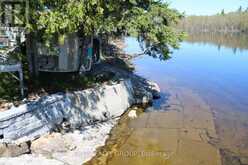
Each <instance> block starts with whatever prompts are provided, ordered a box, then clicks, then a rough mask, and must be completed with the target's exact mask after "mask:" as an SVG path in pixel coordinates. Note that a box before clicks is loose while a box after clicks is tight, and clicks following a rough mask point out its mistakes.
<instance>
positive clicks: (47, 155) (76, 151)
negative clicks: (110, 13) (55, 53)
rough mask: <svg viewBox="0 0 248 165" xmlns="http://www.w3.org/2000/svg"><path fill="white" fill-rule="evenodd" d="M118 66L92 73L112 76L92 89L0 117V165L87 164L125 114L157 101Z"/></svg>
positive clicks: (152, 90) (155, 92)
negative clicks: (137, 107)
mask: <svg viewBox="0 0 248 165" xmlns="http://www.w3.org/2000/svg"><path fill="white" fill-rule="evenodd" d="M117 61H122V60H120V59H118V60H117ZM115 62H116V61H115ZM116 66H119V65H116V64H113V61H112V62H104V63H102V64H99V65H98V66H96V67H94V70H93V71H92V73H91V74H92V75H93V76H94V75H95V76H99V75H102V76H108V75H113V78H112V80H111V81H109V82H106V83H104V84H101V85H98V86H97V87H95V88H92V89H87V90H84V91H77V92H72V93H66V94H55V95H52V96H45V97H42V98H40V99H39V100H38V101H33V102H31V103H29V104H25V105H21V106H19V107H15V108H14V109H11V110H9V111H5V112H0V113H3V114H0V116H1V117H0V131H1V132H0V133H1V142H2V143H1V145H0V155H1V158H0V164H6V165H12V164H16V163H17V162H18V163H19V164H20V162H21V163H23V164H25V165H28V164H32V165H33V164H46V165H47V164H53V165H57V164H58V165H60V164H65V165H67V164H71V165H77V164H82V163H84V162H86V161H88V160H90V159H91V158H92V157H93V156H94V155H95V154H96V149H97V148H98V147H100V146H103V145H104V144H105V141H106V140H107V138H108V136H109V133H110V131H111V129H112V128H113V127H114V125H115V124H116V123H117V122H118V119H119V118H120V117H121V115H122V114H123V113H125V112H126V111H127V110H128V108H130V107H131V106H132V105H148V104H150V103H152V100H153V99H154V98H158V97H159V92H160V91H159V87H158V85H156V83H153V82H151V81H148V80H146V79H143V78H141V77H139V76H137V75H135V74H133V72H131V71H128V70H126V69H123V68H121V67H116ZM48 103H49V104H48ZM18 122H19V123H18ZM35 123H36V124H35Z"/></svg>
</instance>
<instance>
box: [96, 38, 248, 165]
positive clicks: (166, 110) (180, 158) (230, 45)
mask: <svg viewBox="0 0 248 165" xmlns="http://www.w3.org/2000/svg"><path fill="white" fill-rule="evenodd" d="M239 37H240V40H238V38H239ZM232 38H233V40H232ZM247 38H248V37H247ZM225 39H226V40H225ZM239 41H240V43H239ZM244 42H245V41H244V36H242V37H241V36H221V37H220V36H214V37H213V35H211V37H210V36H209V35H205V36H204V35H201V36H200V37H199V38H197V36H194V37H192V36H191V37H189V39H188V41H185V42H183V43H182V44H181V48H180V49H179V50H174V52H173V54H172V58H171V59H170V60H168V61H160V60H158V59H153V58H152V57H148V56H141V57H138V58H137V59H135V60H134V64H135V67H136V73H137V74H139V75H141V76H143V77H146V78H148V79H151V80H153V81H155V82H157V83H158V84H159V86H160V88H161V96H162V97H161V99H159V100H157V101H155V103H154V105H153V106H152V107H150V108H148V109H146V111H145V112H144V113H139V115H138V118H136V119H128V118H127V117H124V119H122V120H121V121H120V124H119V125H118V126H117V127H116V128H115V129H114V130H113V131H112V134H111V137H110V139H109V140H108V143H107V147H106V148H104V149H103V150H101V152H102V153H101V152H99V153H98V156H97V157H98V158H97V159H95V160H97V161H96V162H98V163H99V162H101V163H100V164H109V165H115V164H120V165H121V164H131V165H132V164H133V165H153V164H154V165H157V164H166V165H167V164H168V165H220V164H223V165H246V164H248V94H247V93H248V64H247V61H248V45H247V47H246V46H245V44H244ZM126 43H127V48H126V51H127V52H128V53H137V52H140V49H139V45H138V43H137V41H136V40H135V39H134V38H127V39H126ZM247 43H248V42H247ZM222 45H223V46H222ZM239 45H240V46H239ZM103 160H104V161H103ZM93 162H94V161H93Z"/></svg>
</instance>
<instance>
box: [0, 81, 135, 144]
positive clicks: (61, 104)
mask: <svg viewBox="0 0 248 165" xmlns="http://www.w3.org/2000/svg"><path fill="white" fill-rule="evenodd" d="M134 103H135V99H134V90H133V87H132V83H131V81H129V80H125V81H121V82H120V83H119V84H115V85H111V86H109V85H105V86H102V87H99V88H94V89H87V90H84V91H78V92H74V93H67V94H54V95H51V96H46V97H43V98H41V99H39V100H38V101H35V102H31V103H28V104H25V105H21V106H19V107H14V108H12V109H10V110H9V111H5V112H0V139H1V141H2V142H12V141H18V142H23V141H28V140H33V139H35V138H38V137H40V136H42V135H44V134H46V133H48V132H51V131H53V130H54V129H56V128H57V127H59V126H61V124H62V123H67V124H68V125H69V126H70V128H77V127H81V126H84V125H89V124H92V123H95V122H99V121H105V120H108V119H109V118H114V117H118V116H120V115H121V114H123V112H125V110H127V109H128V108H129V107H130V106H131V105H132V104H134Z"/></svg>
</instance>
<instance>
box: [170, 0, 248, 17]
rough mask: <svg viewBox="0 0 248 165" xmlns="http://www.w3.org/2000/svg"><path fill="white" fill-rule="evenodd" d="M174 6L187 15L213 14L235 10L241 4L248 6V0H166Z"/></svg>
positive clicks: (244, 6)
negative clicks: (223, 10)
mask: <svg viewBox="0 0 248 165" xmlns="http://www.w3.org/2000/svg"><path fill="white" fill-rule="evenodd" d="M166 2H169V3H170V6H171V7H172V8H176V9H178V10H179V11H180V12H184V11H185V12H186V15H212V14H216V13H218V12H220V11H221V10H222V9H225V11H227V12H229V11H235V10H237V9H238V8H239V6H243V8H247V7H248V0H166Z"/></svg>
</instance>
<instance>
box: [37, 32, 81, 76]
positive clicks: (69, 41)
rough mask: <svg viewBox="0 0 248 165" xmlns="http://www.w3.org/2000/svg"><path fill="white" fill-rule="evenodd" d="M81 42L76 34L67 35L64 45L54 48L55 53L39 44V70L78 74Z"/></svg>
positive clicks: (56, 45)
mask: <svg viewBox="0 0 248 165" xmlns="http://www.w3.org/2000/svg"><path fill="white" fill-rule="evenodd" d="M80 44H81V43H80V40H79V37H78V36H77V34H76V33H73V34H70V35H67V36H66V37H65V39H64V41H63V43H57V44H55V46H54V49H55V52H51V51H49V50H48V49H47V48H46V47H44V46H43V45H42V44H41V43H38V44H37V46H38V55H37V56H38V57H39V58H38V59H39V60H38V62H39V70H40V71H47V72H76V71H78V69H79V67H80V57H81V55H82V53H80V52H81V51H80Z"/></svg>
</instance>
